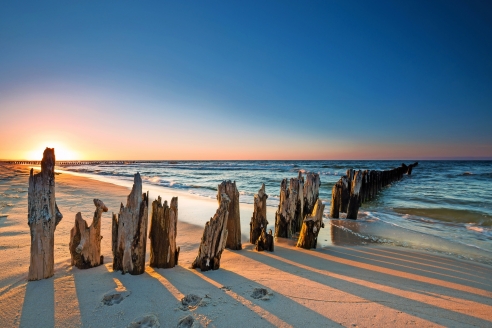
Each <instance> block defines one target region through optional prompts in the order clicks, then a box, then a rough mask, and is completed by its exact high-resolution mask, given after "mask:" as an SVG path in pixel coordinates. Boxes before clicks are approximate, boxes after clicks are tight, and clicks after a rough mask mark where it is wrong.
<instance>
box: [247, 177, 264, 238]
mask: <svg viewBox="0 0 492 328" xmlns="http://www.w3.org/2000/svg"><path fill="white" fill-rule="evenodd" d="M267 198H268V195H267V194H266V193H265V184H264V183H263V184H262V185H261V188H260V190H258V193H257V194H255V197H254V204H253V206H254V208H253V216H252V217H251V222H250V223H249V242H250V243H251V244H253V245H254V244H256V241H257V240H258V238H259V237H260V235H261V233H262V231H265V230H266V228H267V225H268V221H267V218H266V210H267V208H266V200H267Z"/></svg>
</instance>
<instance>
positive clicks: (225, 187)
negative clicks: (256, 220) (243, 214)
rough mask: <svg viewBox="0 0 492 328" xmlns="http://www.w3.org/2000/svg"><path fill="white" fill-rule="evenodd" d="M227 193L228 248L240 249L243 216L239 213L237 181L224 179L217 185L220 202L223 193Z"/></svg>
mask: <svg viewBox="0 0 492 328" xmlns="http://www.w3.org/2000/svg"><path fill="white" fill-rule="evenodd" d="M222 194H226V195H227V196H228V197H229V199H230V202H229V217H228V218H227V241H226V248H229V249H233V250H238V249H241V248H242V245H241V218H240V214H239V191H238V190H237V188H236V181H234V182H231V181H230V180H229V181H223V182H222V183H221V184H220V185H219V186H218V187H217V201H218V202H219V204H220V200H221V195H222Z"/></svg>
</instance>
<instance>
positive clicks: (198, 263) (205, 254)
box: [191, 194, 230, 271]
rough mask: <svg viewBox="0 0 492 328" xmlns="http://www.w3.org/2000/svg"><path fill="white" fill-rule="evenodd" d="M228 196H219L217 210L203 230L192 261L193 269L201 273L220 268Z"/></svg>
mask: <svg viewBox="0 0 492 328" xmlns="http://www.w3.org/2000/svg"><path fill="white" fill-rule="evenodd" d="M229 202H230V199H229V196H227V194H222V195H221V196H220V202H219V208H218V209H217V212H216V213H215V215H214V217H213V218H210V221H208V222H207V223H206V224H205V228H204V229H203V236H202V240H201V242H200V247H199V248H198V255H197V257H196V258H195V260H194V261H193V263H192V265H191V267H192V268H193V269H196V268H200V270H201V271H208V270H217V269H219V268H220V257H221V256H222V252H223V251H224V248H225V246H226V241H227V218H228V216H229Z"/></svg>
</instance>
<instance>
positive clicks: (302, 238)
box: [297, 199, 325, 249]
mask: <svg viewBox="0 0 492 328" xmlns="http://www.w3.org/2000/svg"><path fill="white" fill-rule="evenodd" d="M324 209H325V205H324V204H323V202H322V201H321V200H320V199H317V200H316V204H315V206H314V209H313V212H312V213H311V214H310V215H306V218H305V219H304V221H303V223H302V229H301V233H300V234H299V239H298V241H297V247H301V248H305V249H311V248H316V245H317V243H318V234H319V231H320V229H321V228H324V227H325V225H324V223H323V211H324Z"/></svg>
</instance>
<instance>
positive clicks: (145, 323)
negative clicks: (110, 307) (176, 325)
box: [128, 314, 161, 328]
mask: <svg viewBox="0 0 492 328" xmlns="http://www.w3.org/2000/svg"><path fill="white" fill-rule="evenodd" d="M160 326H161V324H160V323H159V320H158V319H157V317H156V316H155V315H153V314H147V315H144V316H141V317H138V318H137V319H135V320H133V321H132V323H130V324H129V325H128V328H159V327H160Z"/></svg>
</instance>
